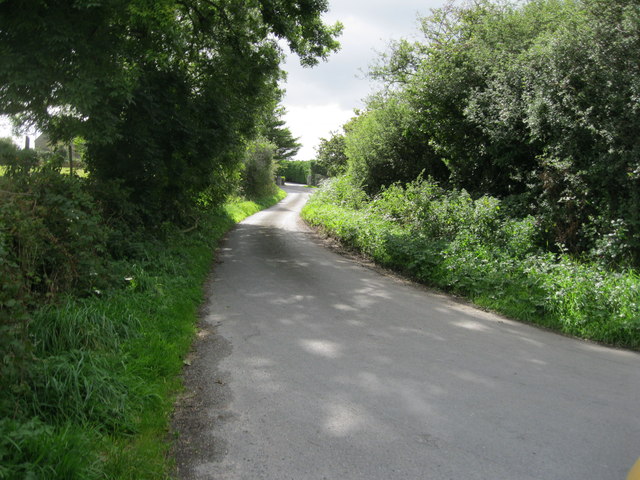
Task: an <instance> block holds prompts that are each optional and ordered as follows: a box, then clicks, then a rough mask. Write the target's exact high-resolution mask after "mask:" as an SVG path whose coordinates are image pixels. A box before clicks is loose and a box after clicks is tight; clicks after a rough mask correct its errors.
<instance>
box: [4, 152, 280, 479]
mask: <svg viewBox="0 0 640 480" xmlns="http://www.w3.org/2000/svg"><path fill="white" fill-rule="evenodd" d="M9 150H10V153H11V154H10V155H9V156H8V157H7V158H9V161H8V162H5V163H7V168H6V169H5V175H3V176H0V418H1V419H2V420H0V478H3V479H5V478H6V479H11V480H13V479H23V478H34V479H61V480H62V479H69V478H82V479H84V478H87V479H91V478H149V479H152V478H153V479H155V478H165V476H166V473H167V460H166V457H165V453H166V450H167V445H166V439H165V435H166V428H167V422H168V414H169V412H170V410H171V408H172V399H173V395H174V394H175V391H176V388H177V387H178V374H179V372H180V370H181V367H182V358H183V356H184V355H185V353H186V352H187V350H188V348H189V344H190V342H191V340H192V335H193V331H194V324H195V321H196V317H197V308H198V306H199V304H200V302H201V295H202V290H201V288H202V283H203V281H204V278H205V276H206V275H207V273H208V271H209V268H210V263H211V258H212V255H213V251H214V247H215V245H216V242H217V241H218V240H219V239H220V238H221V236H222V235H223V234H224V232H225V231H226V230H227V229H228V228H229V227H230V226H231V225H233V223H234V222H235V221H238V220H240V219H242V218H244V217H245V216H247V215H248V214H251V213H254V212H256V211H257V210H259V209H260V206H259V205H257V204H255V203H253V202H243V201H236V202H235V203H234V204H233V205H226V206H221V205H220V203H219V199H218V198H216V197H215V195H200V196H199V198H198V204H199V205H200V210H199V212H198V217H197V218H196V219H195V226H194V227H190V228H187V229H185V231H181V230H180V229H179V228H178V227H176V226H175V225H171V224H169V223H164V224H162V225H159V226H158V227H157V228H155V229H153V230H132V226H133V224H134V223H135V222H132V221H131V220H132V219H133V218H135V217H136V215H138V214H139V210H138V208H137V207H136V206H135V205H130V204H127V202H117V200H116V199H115V198H113V197H111V198H110V201H112V202H114V204H118V208H119V210H120V212H122V214H123V215H125V214H127V215H129V217H128V218H127V219H126V221H123V220H122V219H121V218H120V219H119V218H113V217H112V218H109V219H106V218H105V217H104V216H103V214H102V212H103V211H104V210H105V205H104V204H103V202H104V201H107V199H109V195H106V194H104V195H102V194H97V192H96V190H95V184H94V183H92V182H91V179H90V178H89V179H84V178H78V177H71V176H69V175H64V174H61V173H60V163H61V158H59V157H55V156H54V157H48V158H38V157H37V156H34V155H33V153H32V152H28V153H27V154H25V153H22V154H20V152H19V151H17V150H14V149H9ZM16 153H18V155H17V156H16V155H15V154H16ZM268 180H269V184H270V185H273V179H272V178H271V176H269V178H268ZM102 187H104V184H102ZM119 188H121V187H119V186H118V185H117V184H116V185H114V186H113V187H112V188H111V192H112V193H113V192H117V191H118V189H119ZM281 193H283V192H281V191H279V193H278V196H277V197H276V196H271V197H269V198H267V199H266V200H265V203H264V204H267V203H268V204H271V203H274V202H275V201H276V200H277V199H279V198H281V195H280V194H281ZM92 194H93V195H92ZM94 195H95V196H97V197H98V198H99V200H98V201H96V200H95V199H94ZM264 204H263V205H264ZM106 209H107V210H109V211H110V212H112V213H113V212H114V211H115V209H112V208H106ZM116 227H118V229H117V230H116Z"/></svg>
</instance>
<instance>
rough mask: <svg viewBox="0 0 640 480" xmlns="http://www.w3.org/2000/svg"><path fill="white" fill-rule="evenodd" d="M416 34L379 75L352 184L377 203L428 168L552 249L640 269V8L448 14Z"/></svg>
mask: <svg viewBox="0 0 640 480" xmlns="http://www.w3.org/2000/svg"><path fill="white" fill-rule="evenodd" d="M420 28H421V30H422V33H423V39H422V40H420V41H417V42H409V41H406V40H402V41H397V42H394V43H393V44H392V45H391V49H390V51H389V52H387V53H386V54H385V55H383V56H382V57H381V59H380V61H379V62H378V64H377V65H375V66H374V67H373V68H372V70H371V75H372V76H373V77H374V78H376V79H378V80H381V81H382V82H383V83H384V89H383V91H382V92H381V93H380V94H379V95H377V96H374V97H372V98H371V99H370V101H369V102H368V105H367V108H366V109H365V110H364V111H363V113H362V114H361V115H360V117H359V118H358V119H357V120H356V121H355V123H354V126H353V128H352V129H351V130H350V131H349V132H347V135H346V139H345V141H346V145H347V148H346V152H347V156H348V157H349V159H348V163H349V171H350V172H351V173H352V175H353V176H354V178H355V179H356V180H357V181H358V182H360V183H361V184H363V185H364V186H365V187H366V188H367V190H368V191H369V192H370V193H377V192H379V191H380V190H381V189H382V188H384V187H386V186H388V185H390V184H392V183H394V182H397V181H402V182H406V181H408V180H410V178H409V177H414V176H415V175H417V174H418V173H419V172H420V171H422V170H424V174H425V175H430V176H432V177H434V178H435V179H436V180H439V181H440V182H441V183H443V184H446V185H449V186H451V187H453V188H464V189H466V190H467V191H468V192H470V193H471V194H472V195H473V196H475V197H480V196H482V195H485V194H489V195H493V196H496V197H499V198H504V199H507V200H508V204H509V205H510V206H511V208H512V211H513V213H514V214H520V215H525V214H529V213H532V214H535V215H536V217H537V218H538V220H539V222H540V229H541V231H542V232H543V233H544V238H545V240H546V241H547V242H548V243H549V245H554V244H556V243H558V244H562V245H563V248H568V249H569V250H571V251H573V252H591V253H592V254H594V255H596V256H603V257H608V258H614V259H616V261H618V260H624V259H626V260H624V261H626V262H629V261H631V262H636V263H637V262H638V261H640V240H638V239H640V213H639V212H640V173H639V172H640V163H639V161H638V158H640V157H639V156H638V152H639V151H640V150H639V149H640V137H638V136H637V135H636V134H635V133H634V132H636V131H637V130H638V126H639V125H638V118H640V117H638V115H637V113H638V109H639V108H640V107H639V105H640V104H639V102H638V98H639V96H638V92H639V91H640V83H639V82H640V71H639V67H638V64H637V62H635V61H633V60H632V59H635V58H638V57H640V41H639V40H638V39H640V2H638V1H636V0H633V1H628V0H624V1H623V0H531V1H528V2H513V3H509V2H491V1H486V0H482V1H477V2H473V3H470V4H464V5H456V4H453V3H451V4H447V5H446V6H445V7H443V8H441V9H437V10H434V11H433V13H432V14H431V15H429V16H427V17H424V18H421V19H420ZM443 166H444V169H443Z"/></svg>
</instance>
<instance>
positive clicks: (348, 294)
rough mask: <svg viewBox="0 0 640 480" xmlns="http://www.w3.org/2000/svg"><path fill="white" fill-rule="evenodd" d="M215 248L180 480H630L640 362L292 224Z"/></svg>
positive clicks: (191, 371)
mask: <svg viewBox="0 0 640 480" xmlns="http://www.w3.org/2000/svg"><path fill="white" fill-rule="evenodd" d="M286 190H287V191H288V192H289V196H288V197H287V198H286V199H285V200H284V201H283V202H281V203H280V204H278V205H276V206H275V207H272V208H271V209H269V210H266V211H263V212H261V213H259V214H257V215H254V216H253V217H250V218H249V219H247V220H245V221H244V222H243V223H242V224H240V225H239V226H238V227H237V228H236V229H235V230H234V231H233V232H232V233H230V235H229V236H228V238H227V240H226V242H225V243H224V244H223V246H222V249H221V252H220V255H219V260H218V261H219V263H218V264H217V265H216V267H215V269H214V273H213V277H212V279H211V282H210V285H209V287H208V288H209V298H208V302H207V306H206V308H205V311H204V312H203V316H204V320H203V325H202V331H201V333H200V338H199V340H198V342H197V344H196V348H195V351H194V352H193V354H192V357H191V359H190V363H191V366H188V367H186V374H185V375H186V379H185V381H186V384H187V392H186V394H185V398H184V399H183V401H182V402H181V407H180V408H179V409H178V411H177V413H176V416H175V429H176V430H177V432H178V440H177V446H176V450H177V451H176V455H177V463H178V465H177V469H178V477H179V478H181V479H183V480H195V479H224V480H227V479H229V480H231V479H246V480H252V479H270V480H286V479H291V480H303V479H310V480H311V479H313V480H316V479H317V480H320V479H328V480H354V479H363V480H365V479H366V480H377V479H380V480H393V479H433V480H439V479H455V480H458V479H464V480H472V479H479V480H480V479H481V480H520V479H522V480H533V479H537V480H540V479H546V480H573V479H575V480H616V479H618V480H624V478H625V475H626V472H627V471H628V469H629V468H630V467H631V465H632V464H633V463H634V461H635V460H636V458H637V457H638V456H640V355H638V354H636V353H633V352H629V351H622V350H615V349H609V348H604V347H601V346H598V345H594V344H591V343H587V342H582V341H578V340H574V339H570V338H566V337H563V336H560V335H557V334H553V333H550V332H547V331H543V330H540V329H536V328H533V327H530V326H527V325H523V324H519V323H516V322H512V321H509V320H506V319H504V318H501V317H499V316H496V315H492V314H488V313H485V312H482V311H479V310H476V309H474V308H471V307H469V306H467V305H465V304H463V303H460V302H456V301H455V300H453V299H450V298H448V297H446V296H444V295H438V294H433V293H430V292H428V291H426V290H425V289H422V288H420V287H416V286H413V285H411V284H408V283H407V282H402V281H399V280H396V279H394V278H392V277H390V276H384V275H380V274H379V273H377V272H375V271H374V270H372V269H369V268H366V267H363V266H361V265H359V264H357V263H355V262H353V261H351V260H349V259H346V258H344V257H342V256H340V255H338V254H336V253H334V252H332V251H330V250H328V249H326V248H324V247H323V246H322V245H321V242H320V241H319V240H318V239H317V238H316V236H315V235H314V234H312V233H310V232H309V231H308V230H307V229H306V228H305V227H304V226H303V224H302V222H301V221H300V220H299V217H298V212H299V210H300V209H301V207H302V205H303V204H304V202H305V201H306V199H307V195H308V193H307V192H308V189H306V188H303V187H296V186H291V187H286Z"/></svg>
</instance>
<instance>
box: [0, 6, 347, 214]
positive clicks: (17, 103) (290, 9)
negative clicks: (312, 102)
mask: <svg viewBox="0 0 640 480" xmlns="http://www.w3.org/2000/svg"><path fill="white" fill-rule="evenodd" d="M326 10H327V2H326V1H325V0H306V1H302V2H292V1H283V0H246V1H242V2H239V1H233V0H159V1H154V2H148V1H146V0H97V1H91V2H88V1H87V2H84V1H79V2H54V3H51V2H49V1H46V0H27V1H26V2H25V1H18V0H5V1H3V2H1V3H0V58H2V62H0V65H1V67H0V84H2V85H3V88H2V89H0V113H2V114H11V115H18V116H19V117H20V121H22V122H26V123H31V124H35V125H37V126H38V127H39V128H41V129H42V130H44V131H46V132H47V133H49V134H50V136H51V138H52V139H53V140H57V139H63V140H66V141H69V140H71V139H72V138H74V137H76V136H81V137H83V138H84V139H85V140H86V145H87V164H88V168H89V169H90V170H91V172H92V176H93V178H94V181H95V182H99V183H102V184H109V183H113V182H116V183H119V184H120V185H121V186H122V187H123V190H121V191H122V192H129V194H130V199H131V200H132V201H134V202H136V203H138V204H139V205H140V208H141V210H142V211H143V212H144V215H143V217H144V218H146V221H148V222H150V223H154V222H156V221H158V220H159V219H162V218H168V219H179V218H181V217H183V216H184V214H185V213H186V212H185V211H186V210H187V209H188V204H189V199H190V198H193V197H194V196H195V194H196V193H198V192H201V191H203V190H204V189H207V188H210V186H211V184H212V182H213V184H214V185H216V186H218V187H220V188H221V189H222V190H221V191H220V192H219V194H220V195H222V194H223V193H224V192H223V190H224V186H225V184H226V182H224V181H219V179H220V178H223V179H224V178H225V176H226V175H227V174H228V173H229V172H230V171H232V170H234V169H236V168H237V167H238V162H239V159H240V158H241V152H242V149H243V145H244V144H245V142H246V141H247V139H249V138H253V137H254V136H255V134H256V126H257V123H258V119H259V118H260V116H261V115H263V113H264V112H265V111H267V110H268V108H269V106H270V105H272V103H273V100H274V98H276V97H277V92H278V90H277V82H278V80H279V79H280V77H281V72H280V69H279V64H280V61H281V59H282V52H281V49H280V47H279V44H278V40H282V41H284V42H285V43H287V44H288V45H289V48H290V49H291V50H292V51H293V52H295V53H297V54H298V55H299V57H300V59H301V62H302V63H303V64H304V65H307V66H312V65H314V64H315V63H317V62H318V61H319V60H320V59H324V58H326V57H327V55H328V54H329V53H330V52H331V51H334V50H336V49H337V48H338V43H337V42H336V40H335V37H336V36H337V35H338V34H339V32H340V29H341V26H340V25H339V24H336V25H334V26H327V25H325V24H324V23H323V22H322V19H321V14H322V13H323V12H325V11H326ZM33 32H38V35H34V34H33Z"/></svg>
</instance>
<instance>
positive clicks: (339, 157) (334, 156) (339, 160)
mask: <svg viewBox="0 0 640 480" xmlns="http://www.w3.org/2000/svg"><path fill="white" fill-rule="evenodd" d="M346 146H347V145H346V143H345V136H344V134H342V133H338V132H332V133H331V136H330V137H329V138H328V139H327V138H321V139H320V145H318V148H317V150H316V159H315V163H316V164H317V165H318V167H319V168H320V169H322V172H319V173H323V174H324V175H328V176H330V177H334V176H337V175H340V174H342V173H344V172H345V170H346V168H347V154H346V152H345V149H346Z"/></svg>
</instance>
